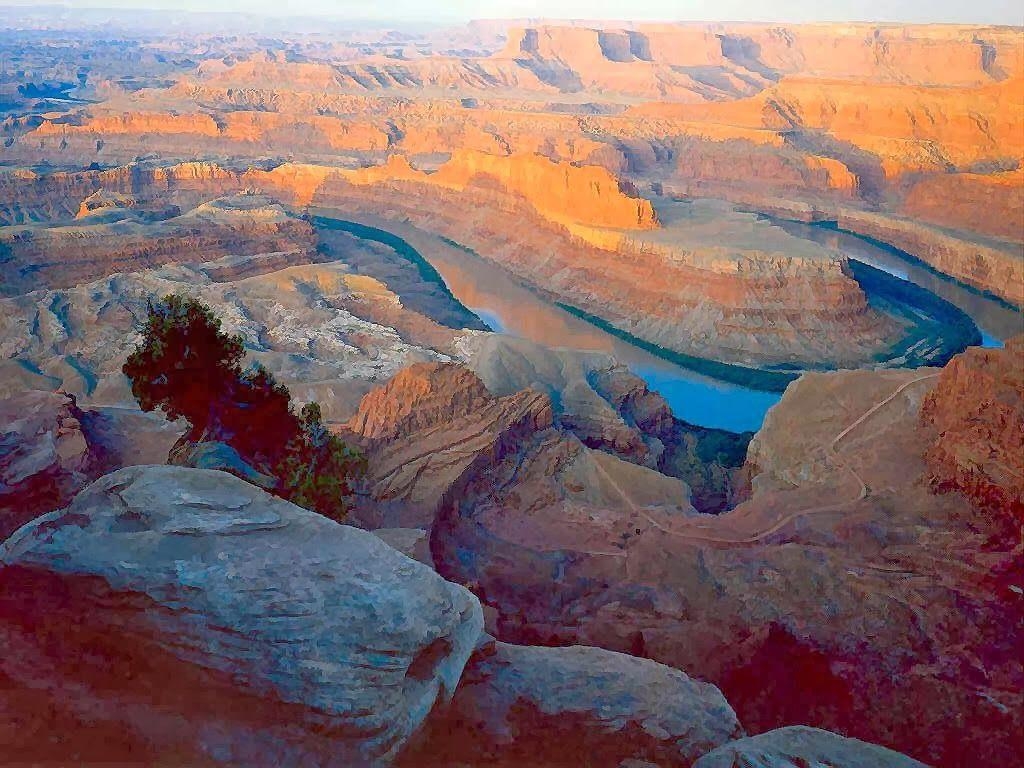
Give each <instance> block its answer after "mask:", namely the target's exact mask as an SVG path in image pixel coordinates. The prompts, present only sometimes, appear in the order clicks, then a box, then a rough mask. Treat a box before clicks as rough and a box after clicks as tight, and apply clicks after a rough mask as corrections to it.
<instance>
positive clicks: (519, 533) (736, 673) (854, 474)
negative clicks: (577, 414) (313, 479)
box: [431, 370, 1024, 766]
mask: <svg viewBox="0 0 1024 768" xmlns="http://www.w3.org/2000/svg"><path fill="white" fill-rule="evenodd" d="M937 378H938V372H937V371H920V370H919V371H901V370H893V371H886V372H867V371H864V372H844V373H840V374H828V375H824V374H815V375H807V376H805V377H802V378H801V379H800V380H798V382H797V383H796V384H794V385H792V386H791V387H790V388H789V390H787V392H786V394H785V396H784V397H783V399H782V401H781V403H780V404H779V405H778V406H776V407H775V409H773V410H772V411H771V412H770V413H769V418H768V420H767V422H766V424H765V427H764V429H763V430H762V431H761V432H760V433H759V434H758V435H757V436H756V437H755V440H754V442H753V443H752V444H751V447H750V450H749V457H748V461H749V467H748V472H749V474H750V475H751V476H752V477H753V482H752V484H751V485H752V489H751V492H750V498H749V500H748V501H745V502H744V503H743V504H740V505H739V506H738V507H736V508H735V509H733V510H732V511H730V512H728V513H726V514H722V515H718V516H708V515H694V514H692V512H691V513H689V514H687V513H686V512H685V511H682V510H679V509H678V508H676V509H673V508H671V507H670V506H668V505H666V504H665V503H664V502H659V501H658V500H657V498H656V497H648V498H640V493H641V491H642V490H643V489H644V488H646V487H650V486H649V484H646V483H641V482H638V478H633V479H627V478H622V477H619V478H617V479H615V482H614V485H615V486H617V487H618V489H619V493H618V494H617V495H613V494H612V493H610V492H609V493H606V495H604V496H603V497H600V496H598V495H597V494H595V493H594V490H596V489H599V488H601V487H602V483H607V482H608V480H609V475H608V474H604V473H602V472H601V471H600V470H597V469H596V468H595V470H596V471H594V472H593V473H592V474H589V475H581V474H577V473H576V472H573V471H570V470H568V469H563V468H562V467H563V466H564V463H563V464H556V463H554V461H553V459H546V461H547V463H548V466H549V467H550V468H549V469H546V470H542V472H543V474H544V475H545V476H547V478H548V479H547V480H544V481H539V480H538V479H536V478H533V479H530V481H529V482H530V485H531V486H532V487H533V488H535V489H537V490H534V491H533V492H531V493H530V495H529V497H528V503H527V504H524V503H523V502H524V500H523V498H522V495H523V493H524V492H523V491H522V490H519V489H523V488H524V487H526V480H525V479H524V478H526V477H529V476H530V474H531V472H533V471H535V467H536V462H537V461H538V460H539V459H540V458H541V457H545V456H551V455H552V454H551V453H550V451H551V450H552V449H548V450H547V451H542V452H540V453H536V454H533V455H535V456H537V457H538V458H534V459H532V461H529V462H524V461H523V459H522V458H521V457H522V453H521V452H517V453H512V454H510V455H508V456H507V457H505V458H503V459H501V460H494V459H491V460H489V462H488V464H487V465H486V469H485V470H482V471H481V474H480V476H479V477H480V478H481V479H478V480H477V481H475V482H472V483H469V484H468V485H467V486H466V487H465V488H464V490H462V492H460V493H459V494H457V495H453V497H452V498H451V499H449V500H446V503H445V504H443V505H442V507H441V509H440V510H439V512H438V516H437V521H436V522H435V524H434V526H433V528H432V532H431V550H432V553H433V560H434V563H435V564H436V566H437V568H438V571H439V572H440V573H442V574H443V575H445V577H446V578H449V579H452V580H454V581H458V582H461V583H464V584H466V585H468V586H470V588H471V589H473V591H474V592H475V593H476V594H477V595H478V596H480V597H481V599H482V601H483V602H484V603H486V604H487V605H488V606H489V607H490V608H491V609H493V610H494V612H495V613H496V615H495V616H494V618H493V620H492V621H491V622H490V623H489V626H490V627H491V631H492V632H494V633H495V634H496V636H497V637H498V639H500V640H502V641H505V642H519V643H524V642H525V643H541V644H546V645H564V644H572V643H582V644H587V645H597V646H601V647H604V648H607V649H611V650H617V651H622V652H629V653H632V654H634V655H642V656H645V657H648V658H652V659H654V660H656V661H659V662H661V663H665V664H669V665H671V666H673V667H676V668H678V669H682V670H683V671H686V672H689V673H690V674H695V675H700V676H701V677H702V678H705V679H708V680H709V681H711V682H713V683H714V684H716V685H718V686H719V687H720V688H721V689H722V691H723V692H724V693H725V695H726V696H727V698H728V699H729V701H730V702H731V703H732V705H733V706H734V707H735V708H736V711H737V713H738V715H739V717H740V719H741V721H742V722H743V723H744V724H745V726H746V727H747V728H748V729H751V730H769V729H771V728H777V727H780V726H784V725H790V724H792V723H808V724H811V725H813V726H815V727H821V728H827V729H830V730H839V731H842V732H843V733H845V734H848V735H850V736H853V737H856V738H858V739H862V740H865V741H871V742H876V743H880V744H883V745H885V746H887V747H889V748H893V749H898V750H900V751H902V752H905V753H907V754H909V755H911V756H913V757H914V758H916V759H920V760H924V761H926V762H928V763H933V764H941V765H964V766H966V765H971V764H973V763H972V762H971V761H974V760H976V759H979V757H978V756H979V755H987V757H985V758H983V759H986V760H991V761H994V762H999V761H1001V760H1004V759H1009V758H1008V756H1009V755H1012V754H1015V751H1016V750H1018V749H1020V748H1022V747H1024V745H1021V744H1019V743H1017V742H1014V740H1013V738H1011V739H1010V741H1009V742H1007V740H1006V739H1007V734H1011V733H1017V732H1018V731H1020V729H1019V728H1018V725H1019V712H1020V711H1022V710H1021V709H1020V707H1019V702H1020V698H1019V694H1018V693H1016V692H1015V691H1017V690H1018V689H1019V685H1020V683H1021V682H1024V681H1022V680H1021V678H1020V667H1019V664H1018V663H1017V655H1018V654H1017V650H1016V645H1017V644H1016V642H1015V640H1013V639H1012V638H1013V637H1014V636H1015V635H1016V634H1017V632H1018V629H1017V627H1019V625H1020V621H1021V616H1022V615H1024V614H1022V613H1021V607H1020V603H1019V593H1018V591H1017V590H1019V589H1020V588H1021V585H1020V584H1019V554H1015V550H1014V547H1015V545H1016V542H1017V538H1016V536H1014V535H1006V531H1005V530H1004V529H1003V528H1002V527H1001V526H998V525H994V524H993V522H992V521H991V519H990V518H989V516H988V513H983V512H980V511H978V510H975V509H972V508H971V506H970V505H969V504H968V503H967V502H966V501H965V500H964V499H963V498H961V497H958V496H957V495H955V494H949V495H934V494H933V493H931V491H930V490H929V489H928V486H927V483H926V482H925V478H926V471H927V464H926V462H925V458H924V456H923V455H922V454H923V453H924V448H925V447H926V446H927V445H930V444H931V442H933V441H934V440H935V438H936V437H937V434H936V431H935V430H934V428H932V427H930V426H927V425H926V426H921V425H919V420H918V419H919V417H918V413H919V410H920V407H921V403H922V401H923V399H924V397H925V395H926V393H927V392H928V390H929V388H930V387H932V386H934V385H935V382H936V380H937ZM808 413H813V414H814V415H815V417H814V418H813V419H807V414H808ZM600 456H601V454H591V456H590V457H589V460H590V461H595V460H597V461H596V463H598V464H599V463H600V460H599V458H600ZM580 465H581V462H579V461H577V462H576V464H575V467H576V468H577V470H578V468H579V467H580ZM483 477H486V478H487V479H486V480H483V479H482V478H483ZM583 478H586V479H583ZM573 480H576V482H578V483H579V484H580V485H581V486H583V487H585V488H588V489H590V490H588V492H587V493H586V494H578V495H577V494H572V493H566V492H565V490H562V491H561V492H560V493H561V495H559V494H556V493H553V492H552V490H553V489H554V488H555V487H558V486H557V485H556V483H559V484H561V488H563V489H566V488H572V483H573ZM604 487H605V488H608V486H607V485H605V486H604ZM588 496H589V498H587V497H588ZM560 499H564V501H559V500H560ZM584 499H585V501H584ZM570 502H575V503H570ZM578 513H583V514H584V515H585V516H586V517H585V518H583V519H584V520H586V524H585V528H583V529H581V528H579V527H578V525H577V521H578V520H580V518H579V517H578ZM1014 574H1018V575H1017V576H1015V575H1014ZM968 606H969V607H968ZM965 611H968V612H969V613H970V614H971V615H972V616H976V617H979V616H984V617H985V618H984V619H983V620H980V621H979V620H972V621H970V622H965V621H964V619H963V616H964V615H965ZM865 638H870V641H868V640H865ZM936 664H937V665H939V667H941V668H942V669H949V670H954V669H964V668H965V667H964V665H967V667H970V668H977V670H978V674H979V675H983V676H984V679H985V680H986V681H987V683H986V684H985V686H984V690H985V696H990V697H992V699H991V702H992V703H991V705H990V706H989V705H982V704H981V703H980V702H981V701H982V700H984V701H990V700H989V699H987V698H985V696H982V697H981V698H980V699H979V694H978V689H977V687H976V686H975V684H974V683H970V682H967V680H966V679H965V677H964V675H963V674H961V673H952V672H951V673H948V674H947V673H935V674H933V673H931V672H927V671H925V670H928V669H934V668H935V667H934V665H936ZM911 701H912V702H913V703H911ZM979 707H981V709H979ZM1018 742H1019V740H1018Z"/></svg>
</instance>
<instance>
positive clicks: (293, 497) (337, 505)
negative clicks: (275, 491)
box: [275, 403, 366, 518]
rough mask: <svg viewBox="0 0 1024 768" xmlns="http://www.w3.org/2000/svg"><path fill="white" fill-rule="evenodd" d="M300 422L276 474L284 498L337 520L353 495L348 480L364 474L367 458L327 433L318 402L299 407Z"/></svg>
mask: <svg viewBox="0 0 1024 768" xmlns="http://www.w3.org/2000/svg"><path fill="white" fill-rule="evenodd" d="M299 423H300V425H301V430H300V432H299V433H298V434H297V435H295V436H294V437H293V438H292V439H291V440H289V441H288V444H287V446H286V447H285V451H284V455H283V457H282V458H281V460H280V461H279V462H278V464H277V466H276V467H275V474H276V475H277V476H278V477H279V478H281V482H282V485H283V488H284V490H285V493H284V496H285V498H287V499H289V500H290V501H292V502H294V503H295V504H298V505H299V506H300V507H306V508H307V509H313V510H316V511H317V512H320V513H321V514H323V515H326V516H327V517H334V518H337V517H338V513H339V512H341V513H343V512H344V510H345V509H346V508H347V503H346V499H347V497H349V496H350V495H351V494H352V488H351V486H350V484H349V480H350V478H352V477H354V476H356V475H359V474H362V473H363V471H365V469H366V459H365V457H364V456H363V455H362V454H361V453H359V452H358V451H354V450H352V449H351V448H349V447H348V446H347V445H346V444H345V443H344V442H342V440H341V439H340V438H338V437H337V436H336V435H332V434H331V433H330V432H328V431H327V427H325V426H324V425H323V422H322V421H321V417H320V406H319V405H318V404H317V403H307V404H306V405H304V406H303V407H302V413H301V415H300V417H299Z"/></svg>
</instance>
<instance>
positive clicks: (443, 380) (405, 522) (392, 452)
mask: <svg viewBox="0 0 1024 768" xmlns="http://www.w3.org/2000/svg"><path fill="white" fill-rule="evenodd" d="M551 424H552V411H551V402H550V400H548V398H547V397H546V396H545V395H543V394H541V393H539V392H533V391H523V392H517V393H515V394H512V395H508V396H506V397H501V398H496V397H494V396H493V395H491V394H490V393H489V392H488V391H487V390H486V388H485V387H484V385H483V383H482V382H481V381H480V379H479V378H477V376H476V375H475V374H473V373H472V372H471V371H469V370H467V369H465V368H464V367H462V366H460V365H456V364H453V363H448V364H438V363H422V364H418V365H413V366H410V367H409V368H406V369H403V370H402V371H400V372H399V373H398V374H397V375H396V376H395V377H394V378H393V379H392V380H391V381H390V382H388V384H387V385H386V386H384V387H382V388H381V389H378V390H376V391H373V392H370V393H369V394H367V395H366V396H365V397H364V398H363V400H362V402H361V403H360V405H359V410H358V411H357V412H356V415H355V416H353V417H352V419H350V420H349V422H348V423H347V424H346V427H345V430H344V432H343V434H344V436H345V437H346V439H350V440H352V441H353V442H355V443H356V444H358V445H359V446H360V447H362V448H363V449H364V450H365V451H366V455H367V461H368V465H369V470H368V476H367V482H368V484H369V491H370V494H371V496H372V500H373V501H372V503H371V504H369V505H363V507H362V508H361V509H360V508H357V509H356V511H355V512H353V515H354V517H355V519H360V520H362V521H363V522H364V523H365V524H367V525H369V526H370V527H375V528H376V527H394V526H401V527H420V528H429V527H430V526H431V525H432V524H433V522H434V517H435V515H436V514H437V510H438V508H439V507H440V505H441V504H442V502H443V501H444V500H445V499H447V498H451V497H452V496H453V495H457V494H458V493H459V492H460V489H461V487H462V486H463V485H464V484H465V482H466V481H467V479H468V478H470V477H474V476H475V472H476V470H477V467H478V466H479V465H480V463H481V462H482V461H484V460H485V459H484V457H487V456H491V455H502V454H504V453H507V452H509V451H514V450H516V448H517V444H518V443H519V442H520V441H523V440H528V439H529V438H530V437H532V436H533V435H534V434H535V433H537V432H538V431H544V430H549V431H550V428H551Z"/></svg>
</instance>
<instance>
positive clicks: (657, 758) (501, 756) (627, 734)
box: [403, 643, 742, 768]
mask: <svg viewBox="0 0 1024 768" xmlns="http://www.w3.org/2000/svg"><path fill="white" fill-rule="evenodd" d="M741 733H742V728H741V727H740V724H739V722H738V721H737V720H736V716H735V715H734V714H733V711H732V709H731V708H730V707H729V704H728V703H727V702H726V701H725V698H724V697H723V696H722V694H721V693H720V692H719V691H718V690H717V689H716V688H715V687H714V686H712V685H708V684H707V683H701V682H698V681H695V680H691V679H690V678H688V677H687V676H686V675H684V674H683V673H682V672H680V671H679V670H676V669H671V668H669V667H666V666H663V665H661V664H657V663H655V662H652V661H648V660H646V659H637V658H634V657H632V656H626V655H624V654H620V653H612V652H610V651H604V650H601V649H600V648H587V647H583V646H576V647H571V648H533V647H528V646H515V645H508V644H506V643H486V644H484V645H483V646H482V647H481V648H480V649H479V650H478V651H477V653H476V654H475V655H474V656H473V658H472V659H471V660H470V662H469V664H468V665H467V666H466V671H465V673H464V674H463V677H462V682H461V683H460V684H459V688H458V690H457V691H456V692H455V698H454V700H453V701H452V705H451V707H450V708H449V709H448V710H447V711H446V712H444V713H443V714H442V715H441V716H440V717H438V718H437V719H436V720H435V721H433V722H431V724H430V726H429V728H428V731H427V733H426V734H425V738H424V739H423V743H422V744H421V745H420V746H419V748H418V749H417V750H414V751H413V752H411V753H410V754H409V755H408V756H407V757H406V760H405V762H404V763H403V765H404V764H407V765H409V766H410V768H412V766H417V765H424V764H431V765H459V764H462V765H473V766H509V768H511V767H512V766H519V765H531V766H537V768H557V767H559V766H569V765H579V764H581V763H583V764H586V765H593V766H618V765H620V763H622V761H624V760H630V759H632V760H648V761H651V762H652V763H655V764H657V765H660V766H666V768H667V766H689V765H691V764H692V763H693V761H694V760H695V759H696V758H698V757H699V756H700V755H703V754H705V753H706V752H708V751H709V750H710V749H713V748H714V747H716V746H718V745H720V744H722V743H723V742H725V741H727V740H728V739H730V738H734V737H735V736H736V735H737V734H741Z"/></svg>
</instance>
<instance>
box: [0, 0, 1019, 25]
mask: <svg viewBox="0 0 1024 768" xmlns="http://www.w3.org/2000/svg"><path fill="white" fill-rule="evenodd" d="M44 2H45V0H44ZM39 4H40V3H39V0H0V5H39ZM47 4H49V3H47ZM54 4H59V5H64V6H67V7H71V8H83V7H90V8H95V7H102V8H160V9H171V10H189V11H240V12H249V13H261V14H273V15H292V14H294V15H303V16H305V15H312V14H317V15H319V14H323V15H330V16H347V17H350V18H360V19H366V18H375V19H415V20H429V19H436V20H438V21H448V20H453V19H454V20H464V19H475V18H489V19H493V18H520V17H544V18H583V19H636V20H652V19H653V20H660V19H665V20H693V21H715V20H720V21H736V20H744V21H790V22H799V21H911V22H971V23H986V24H988V23H991V24H1015V25H1021V24H1024V2H1022V0H383V1H381V0H301V1H300V2H295V1H294V0H65V2H57V3H54Z"/></svg>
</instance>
